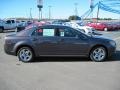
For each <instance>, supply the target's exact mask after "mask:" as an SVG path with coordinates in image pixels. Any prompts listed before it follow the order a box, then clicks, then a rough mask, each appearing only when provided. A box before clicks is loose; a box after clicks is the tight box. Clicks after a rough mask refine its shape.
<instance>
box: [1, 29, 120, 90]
mask: <svg viewBox="0 0 120 90" xmlns="http://www.w3.org/2000/svg"><path fill="white" fill-rule="evenodd" d="M101 33H102V34H103V36H106V37H108V38H112V39H114V40H115V41H116V42H117V52H116V53H115V54H114V55H113V56H112V57H111V58H109V59H108V60H107V61H105V62H93V61H91V60H89V59H87V58H75V57H74V58H62V57H61V58H49V57H46V58H45V57H44V58H36V59H35V62H32V63H23V62H20V61H18V59H17V57H15V56H10V55H7V54H5V53H4V49H3V45H4V36H5V35H6V33H0V90H120V31H114V32H113V31H110V32H101Z"/></svg>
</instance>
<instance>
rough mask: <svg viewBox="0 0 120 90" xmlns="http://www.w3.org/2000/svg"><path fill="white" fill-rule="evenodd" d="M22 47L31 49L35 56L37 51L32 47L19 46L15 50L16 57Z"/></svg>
mask: <svg viewBox="0 0 120 90" xmlns="http://www.w3.org/2000/svg"><path fill="white" fill-rule="evenodd" d="M22 47H28V48H30V49H31V50H32V52H33V54H34V55H35V51H34V49H33V48H32V47H31V46H30V45H25V44H24V45H19V46H18V47H17V48H16V50H15V55H16V56H17V53H18V51H19V49H20V48H22Z"/></svg>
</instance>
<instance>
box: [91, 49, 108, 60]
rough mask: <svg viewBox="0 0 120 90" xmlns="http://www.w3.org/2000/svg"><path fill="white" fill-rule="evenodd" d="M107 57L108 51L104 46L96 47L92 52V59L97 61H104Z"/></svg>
mask: <svg viewBox="0 0 120 90" xmlns="http://www.w3.org/2000/svg"><path fill="white" fill-rule="evenodd" d="M106 57H107V51H106V49H105V48H104V47H96V48H94V49H92V51H91V52H90V59H91V60H93V61H95V62H101V61H104V60H105V59H106Z"/></svg>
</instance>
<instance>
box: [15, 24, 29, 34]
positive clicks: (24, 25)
mask: <svg viewBox="0 0 120 90" xmlns="http://www.w3.org/2000/svg"><path fill="white" fill-rule="evenodd" d="M27 26H28V24H27V23H26V22H21V23H19V25H18V26H17V32H20V31H21V30H24V29H25V27H27Z"/></svg>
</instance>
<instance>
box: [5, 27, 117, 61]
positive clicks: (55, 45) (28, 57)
mask: <svg viewBox="0 0 120 90" xmlns="http://www.w3.org/2000/svg"><path fill="white" fill-rule="evenodd" d="M4 50H5V52H6V53H7V54H10V55H15V56H17V57H18V59H19V60H20V61H23V62H30V61H32V60H34V57H39V56H46V57H47V56H52V57H53V56H59V57H60V56H61V57H65V56H67V57H88V58H90V59H91V60H93V61H96V62H100V61H104V60H105V59H106V58H108V57H110V56H111V55H112V53H114V52H115V50H116V43H115V41H113V40H110V39H107V38H103V37H98V36H92V35H90V36H89V35H85V34H83V33H81V32H80V31H78V30H76V29H73V28H71V27H68V26H61V25H43V26H36V27H31V28H29V29H28V30H23V31H20V32H18V33H16V34H10V35H6V37H5V44H4Z"/></svg>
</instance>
